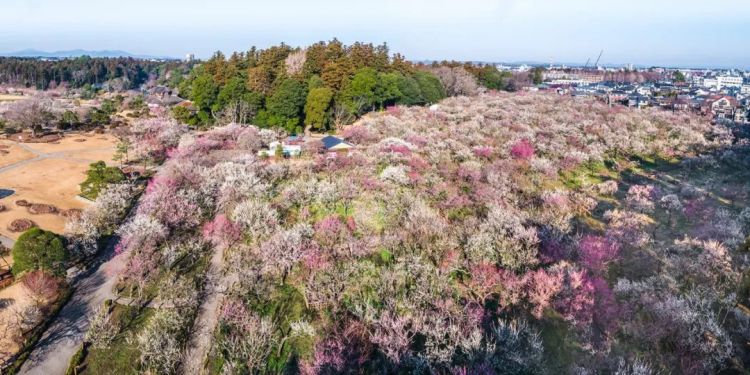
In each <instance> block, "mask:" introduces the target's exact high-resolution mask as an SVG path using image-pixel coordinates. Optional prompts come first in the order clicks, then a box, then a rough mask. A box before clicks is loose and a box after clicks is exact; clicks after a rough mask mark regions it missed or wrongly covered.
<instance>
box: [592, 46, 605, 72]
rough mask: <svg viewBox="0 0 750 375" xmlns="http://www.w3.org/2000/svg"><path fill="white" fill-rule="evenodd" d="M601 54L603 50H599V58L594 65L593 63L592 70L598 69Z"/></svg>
mask: <svg viewBox="0 0 750 375" xmlns="http://www.w3.org/2000/svg"><path fill="white" fill-rule="evenodd" d="M603 53H604V50H601V52H599V57H597V58H596V63H594V68H599V60H600V59H601V58H602V54H603Z"/></svg>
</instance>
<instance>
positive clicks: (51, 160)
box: [0, 134, 116, 239]
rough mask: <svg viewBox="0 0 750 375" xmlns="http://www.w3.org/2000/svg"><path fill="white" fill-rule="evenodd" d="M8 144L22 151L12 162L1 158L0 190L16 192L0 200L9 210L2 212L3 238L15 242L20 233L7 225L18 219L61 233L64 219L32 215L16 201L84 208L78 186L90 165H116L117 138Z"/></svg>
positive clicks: (0, 227)
mask: <svg viewBox="0 0 750 375" xmlns="http://www.w3.org/2000/svg"><path fill="white" fill-rule="evenodd" d="M80 140H85V141H83V142H81V141H80ZM5 142H6V143H11V144H13V150H18V149H20V150H21V151H19V153H18V154H17V155H14V156H13V157H12V159H10V158H9V159H8V160H5V159H3V158H2V157H0V189H9V190H13V191H14V192H15V193H14V194H13V195H11V196H8V197H5V198H3V199H0V204H3V205H4V206H5V208H6V209H5V211H4V212H0V235H3V236H6V237H9V238H12V239H17V238H18V236H19V233H13V232H10V231H9V230H8V228H7V227H8V224H10V222H11V221H13V220H15V219H19V218H27V219H31V220H32V221H34V222H35V223H36V224H37V225H38V226H39V227H41V228H43V229H47V230H51V231H54V232H58V233H60V232H62V231H63V229H64V228H65V217H63V216H60V215H55V214H44V215H32V214H30V213H29V212H28V211H27V209H26V208H25V207H19V206H17V205H16V204H15V202H16V201H17V200H20V199H24V200H26V201H29V202H32V203H45V204H51V205H54V206H56V207H57V208H58V209H70V208H79V209H80V208H84V207H85V206H86V205H87V204H88V203H86V202H85V201H84V200H82V199H80V198H77V196H78V194H79V193H80V189H79V186H78V185H79V184H80V183H81V182H82V181H83V180H84V179H85V176H86V171H87V170H88V166H89V164H91V163H93V162H95V161H98V160H104V161H106V162H107V164H113V163H114V162H113V161H112V155H113V153H114V150H115V145H116V140H115V139H114V137H112V136H110V135H98V134H97V135H70V136H66V137H65V138H63V139H62V140H61V141H60V142H58V143H56V144H49V143H36V144H35V143H25V144H15V143H14V142H8V141H5ZM27 153H28V154H27ZM9 155H13V154H12V153H11V154H9ZM9 155H5V157H8V156H9ZM29 156H30V157H29Z"/></svg>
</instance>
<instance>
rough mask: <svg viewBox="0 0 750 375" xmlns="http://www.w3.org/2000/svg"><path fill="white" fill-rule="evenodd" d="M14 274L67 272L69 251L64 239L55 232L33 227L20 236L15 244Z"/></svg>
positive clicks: (57, 273)
mask: <svg viewBox="0 0 750 375" xmlns="http://www.w3.org/2000/svg"><path fill="white" fill-rule="evenodd" d="M12 255H13V262H14V264H13V274H14V275H20V274H22V273H23V272H25V271H33V270H44V271H47V272H50V273H52V274H53V275H58V276H59V275H62V274H63V273H64V272H65V261H66V260H67V258H68V253H67V251H66V249H65V243H64V239H63V238H62V237H61V236H58V235H57V234H55V233H52V232H49V231H46V230H43V229H40V228H32V229H29V230H28V231H26V232H25V233H24V234H22V235H21V237H19V238H18V241H16V244H15V245H14V246H13V252H12Z"/></svg>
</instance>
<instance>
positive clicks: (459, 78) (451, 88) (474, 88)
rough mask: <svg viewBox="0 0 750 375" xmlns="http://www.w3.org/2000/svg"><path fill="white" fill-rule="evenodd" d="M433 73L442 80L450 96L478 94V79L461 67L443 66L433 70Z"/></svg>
mask: <svg viewBox="0 0 750 375" xmlns="http://www.w3.org/2000/svg"><path fill="white" fill-rule="evenodd" d="M432 73H433V74H435V76H437V78H438V79H439V80H440V83H441V84H442V85H443V87H444V88H445V93H446V94H447V95H448V96H460V95H466V96H472V95H476V94H477V93H478V90H479V84H477V80H476V78H474V76H473V75H471V73H469V72H468V71H466V69H464V68H463V67H461V66H457V67H454V68H451V67H448V66H441V67H437V68H434V69H432Z"/></svg>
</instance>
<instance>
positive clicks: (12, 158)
mask: <svg viewBox="0 0 750 375" xmlns="http://www.w3.org/2000/svg"><path fill="white" fill-rule="evenodd" d="M35 156H36V155H34V153H32V152H31V151H27V150H26V149H24V148H22V147H21V146H19V145H18V144H16V143H15V142H12V141H6V140H2V139H0V168H2V167H5V166H8V165H11V164H15V163H18V162H20V161H24V160H28V159H33V158H34V157H35Z"/></svg>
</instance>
